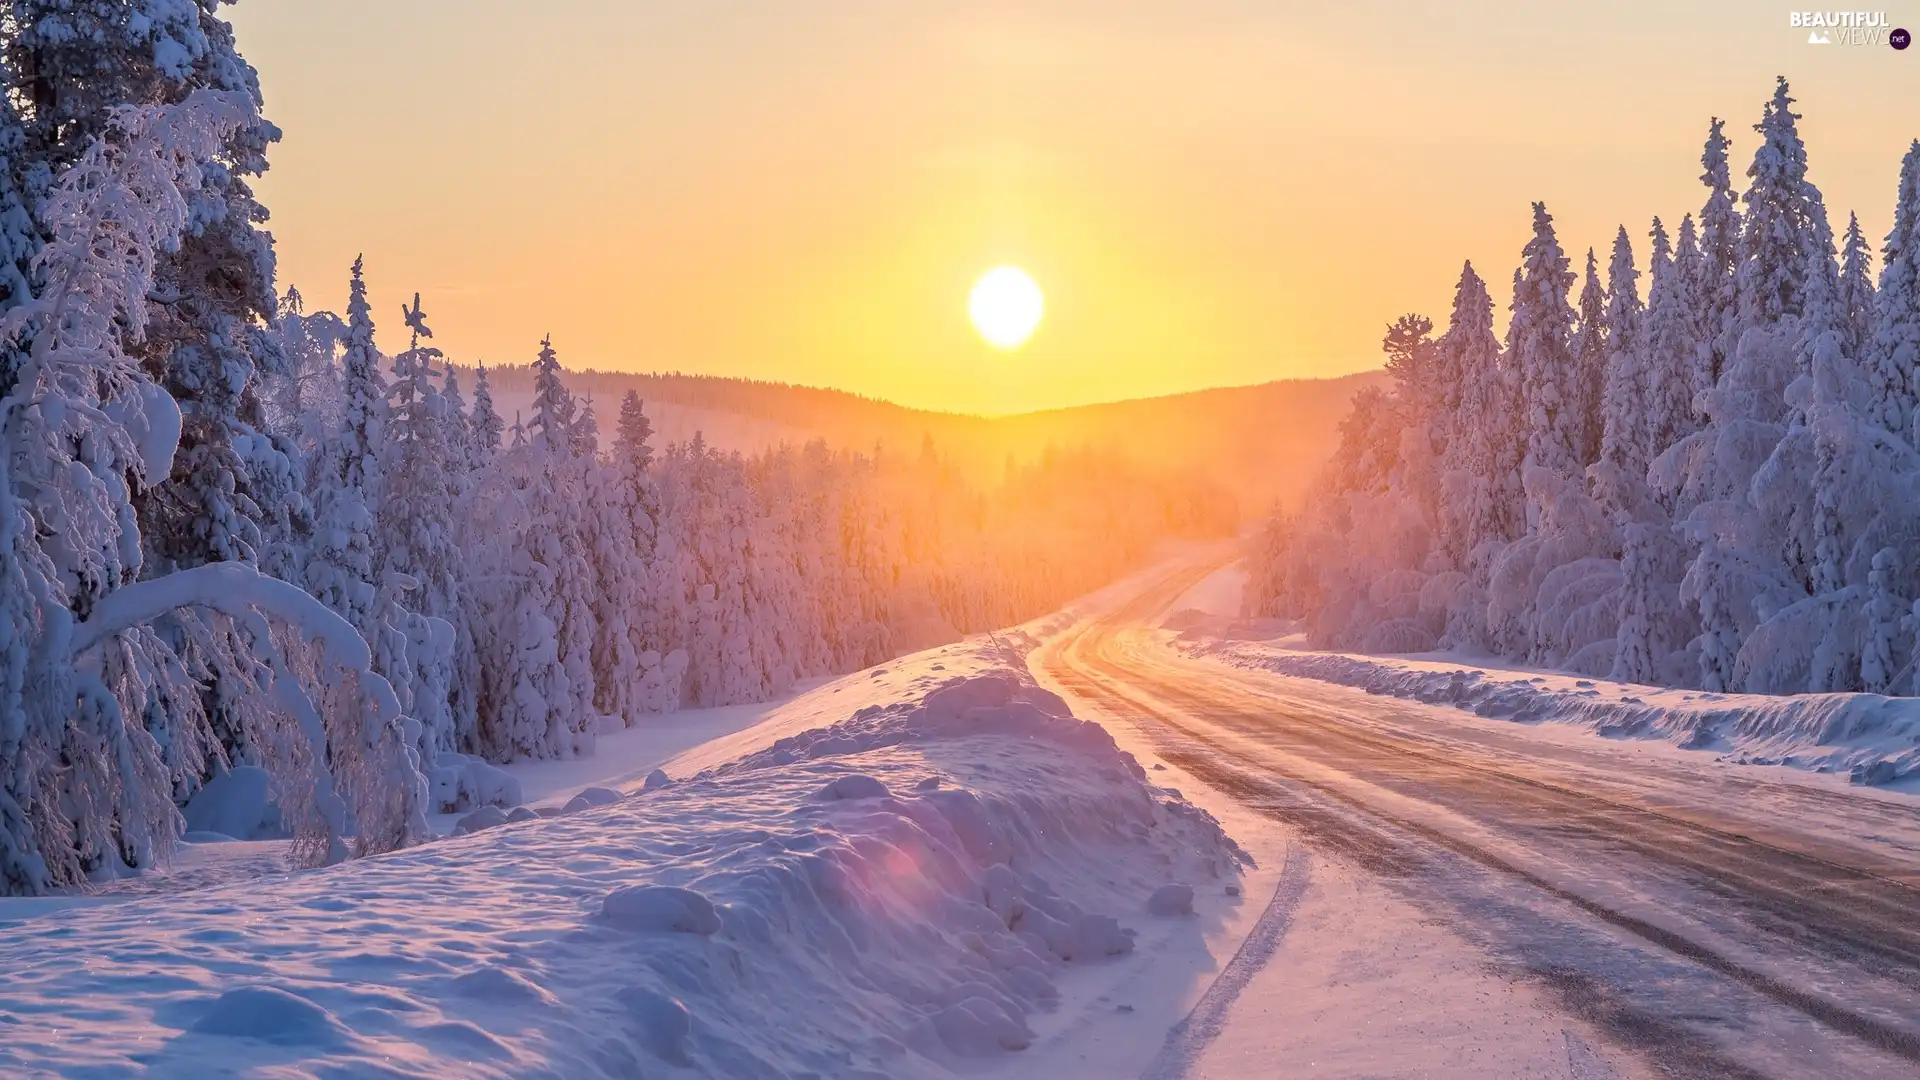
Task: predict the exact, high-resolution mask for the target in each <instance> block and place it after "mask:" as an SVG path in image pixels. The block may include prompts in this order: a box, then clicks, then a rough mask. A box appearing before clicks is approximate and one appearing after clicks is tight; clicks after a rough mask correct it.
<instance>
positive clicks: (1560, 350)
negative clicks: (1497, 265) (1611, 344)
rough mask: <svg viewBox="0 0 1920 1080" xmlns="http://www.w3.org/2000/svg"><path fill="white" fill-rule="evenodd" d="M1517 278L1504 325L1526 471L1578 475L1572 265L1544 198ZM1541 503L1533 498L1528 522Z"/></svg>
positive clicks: (1581, 430) (1580, 421)
mask: <svg viewBox="0 0 1920 1080" xmlns="http://www.w3.org/2000/svg"><path fill="white" fill-rule="evenodd" d="M1521 259H1522V266H1521V268H1520V270H1519V271H1517V272H1516V274H1515V278H1514V293H1513V319H1512V321H1511V322H1510V323H1509V324H1508V327H1507V352H1508V354H1509V356H1510V357H1511V360H1510V361H1509V363H1511V364H1512V366H1513V368H1514V370H1515V371H1517V372H1518V373H1519V376H1520V406H1521V416H1522V417H1523V418H1524V420H1525V422H1526V425H1527V452H1526V457H1525V459H1524V462H1523V471H1527V470H1532V469H1545V470H1547V471H1549V472H1551V473H1553V474H1555V475H1558V476H1576V475H1579V474H1580V472H1581V471H1582V469H1583V468H1584V466H1585V462H1584V461H1583V460H1582V454H1583V442H1584V440H1585V437H1586V435H1585V428H1586V422H1585V420H1584V418H1582V417H1581V416H1580V414H1579V402H1580V399H1581V396H1582V395H1581V390H1580V378H1579V371H1578V369H1577V368H1576V367H1575V366H1574V360H1573V355H1572V353H1571V352H1570V351H1569V341H1570V339H1571V337H1572V330H1573V321H1574V312H1573V308H1572V307H1571V306H1569V305H1568V303H1567V295H1568V293H1569V291H1570V290H1571V289H1572V287H1573V273H1572V272H1571V271H1570V270H1569V269H1568V267H1567V257H1566V255H1565V254H1563V253H1562V252H1561V250H1560V242H1559V240H1558V239H1557V238H1556V237H1555V236H1554V234H1553V218H1552V216H1551V215H1549V214H1548V213H1547V206H1546V204H1545V203H1534V204H1533V239H1531V240H1529V241H1528V242H1527V245H1526V247H1525V248H1523V249H1522V251H1521ZM1540 513H1541V507H1540V506H1539V505H1537V504H1536V503H1535V502H1534V501H1533V500H1529V501H1528V505H1527V523H1528V527H1529V528H1531V527H1533V526H1534V525H1535V524H1537V523H1538V521H1539V517H1540Z"/></svg>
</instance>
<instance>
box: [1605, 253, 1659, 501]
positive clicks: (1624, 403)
mask: <svg viewBox="0 0 1920 1080" xmlns="http://www.w3.org/2000/svg"><path fill="white" fill-rule="evenodd" d="M1639 280H1640V271H1639V270H1637V269H1635V268H1634V265H1633V241H1632V240H1629V239H1628V238H1627V227H1626V226H1624V225H1622V226H1620V231H1619V232H1618V233H1616V234H1615V235H1614V238H1613V257H1612V259H1611V260H1610V261H1609V262H1608V264H1607V313H1606V319H1607V326H1608V327H1609V328H1610V329H1611V333H1610V335H1609V337H1608V341H1607V382H1606V391H1605V394H1604V395H1603V401H1602V412H1603V420H1602V432H1601V450H1600V458H1601V460H1602V461H1605V462H1607V463H1609V464H1611V465H1612V466H1613V467H1615V468H1616V469H1618V470H1620V472H1621V473H1622V474H1623V475H1625V476H1628V477H1633V478H1639V479H1644V478H1645V476H1646V472H1647V461H1648V458H1647V447H1648V445H1649V444H1650V443H1651V442H1652V438H1651V437H1650V436H1649V435H1648V433H1647V417H1646V393H1647V390H1646V385H1645V383H1646V376H1645V373H1644V371H1643V370H1642V369H1643V364H1642V360H1641V348H1642V347H1641V322H1642V317H1643V316H1642V311H1643V309H1642V307H1641V304H1640V290H1639Z"/></svg>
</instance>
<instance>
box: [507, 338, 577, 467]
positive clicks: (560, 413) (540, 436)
mask: <svg viewBox="0 0 1920 1080" xmlns="http://www.w3.org/2000/svg"><path fill="white" fill-rule="evenodd" d="M574 413H575V405H574V400H573V395H572V394H570V393H568V392H567V388H566V385H565V384H564V383H562V382H561V381H560V357H559V354H557V353H555V352H554V351H553V338H551V337H548V338H545V339H543V340H542V341H541V342H540V357H539V359H537V360H535V361H534V362H533V419H532V420H530V421H528V423H527V439H528V440H529V444H530V445H531V446H532V447H533V448H534V450H536V451H538V452H540V453H541V454H553V455H570V454H572V453H573V452H574V443H573V425H574ZM514 421H515V423H516V424H518V422H519V417H518V416H517V415H516V416H515V417H514Z"/></svg>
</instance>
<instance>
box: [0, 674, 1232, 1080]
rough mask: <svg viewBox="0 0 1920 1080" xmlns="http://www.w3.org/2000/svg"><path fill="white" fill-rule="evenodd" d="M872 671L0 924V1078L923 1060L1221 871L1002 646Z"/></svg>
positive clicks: (957, 1058) (1103, 957)
mask: <svg viewBox="0 0 1920 1080" xmlns="http://www.w3.org/2000/svg"><path fill="white" fill-rule="evenodd" d="M888 667H889V669H891V670H890V671H889V670H882V671H881V672H880V674H877V675H876V674H873V673H862V674H861V675H857V676H853V677H850V678H849V679H847V680H841V683H843V684H845V685H843V686H841V687H839V688H838V689H842V690H846V691H847V692H846V693H845V694H843V695H841V696H840V698H841V700H842V701H848V700H851V699H858V698H868V699H870V698H871V697H872V694H871V692H870V686H869V684H873V683H880V682H895V683H897V684H903V685H909V686H913V687H917V688H918V689H916V690H914V691H913V692H911V693H905V694H897V695H895V696H894V698H893V699H892V700H889V701H871V700H870V701H869V702H868V703H867V704H866V705H865V707H863V708H859V709H858V711H857V712H854V713H853V715H852V716H851V717H849V716H848V713H847V711H842V712H840V713H839V716H840V717H842V718H843V719H842V720H841V722H839V723H836V724H833V725H831V726H827V727H815V728H812V729H810V730H804V731H798V732H793V733H791V734H785V733H784V729H782V728H780V726H779V721H780V718H778V717H776V718H775V721H774V722H773V723H772V725H771V726H772V727H773V728H774V730H775V731H776V732H777V733H781V734H780V737H776V738H773V739H772V740H771V741H770V742H765V741H763V745H760V746H758V747H757V748H756V749H753V750H752V751H751V752H748V753H746V754H745V755H744V756H741V757H738V758H736V759H734V760H732V761H728V762H725V763H723V764H719V765H717V766H714V767H711V768H707V769H705V770H704V771H700V772H697V773H694V774H692V775H685V774H681V773H676V774H675V779H674V780H673V781H672V782H669V783H660V782H655V783H653V784H652V785H650V788H643V789H642V790H639V791H627V792H624V793H622V792H611V793H610V794H612V795H614V796H616V798H614V799H611V800H606V801H604V804H602V805H590V806H585V807H583V808H580V809H577V810H576V811H575V812H573V813H570V814H567V815H565V816H561V817H553V818H542V817H535V818H533V819H530V820H523V821H507V822H504V823H497V824H494V825H492V826H491V827H489V828H486V829H485V830H484V831H480V832H477V833H474V834H472V835H467V836H461V837H456V838H452V839H447V840H440V841H436V842H434V843H430V844H427V845H424V846H422V847H418V848H413V849H408V850H405V851H401V852H396V853H393V854H391V855H386V856H381V857H376V858H370V859H366V860H360V861H357V862H353V863H349V864H345V865H341V866H336V867H331V868H328V869H325V870H317V871H311V872H307V873H301V874H293V875H288V876H285V877H278V878H272V879H267V880H263V881H254V882H249V883H246V884H244V885H227V886H220V887H215V888H208V889H202V890H197V891H192V892H187V893H181V894H176V895H173V896H170V897H164V898H155V899H150V900H135V901H128V902H124V903H119V904H114V905H104V906H94V907H86V908H73V909H67V910H61V911H56V912H53V913H50V914H45V915H41V916H38V917H36V918H33V919H30V920H28V921H26V922H24V923H16V924H13V925H11V926H7V927H6V931H5V932H4V933H0V971H4V972H6V973H7V977H6V978H5V979H4V980H0V1016H5V1017H7V1018H8V1019H9V1021H10V1023H9V1027H8V1037H7V1038H6V1039H5V1040H3V1041H0V1073H6V1074H12V1073H14V1072H16V1071H17V1072H22V1073H26V1074H34V1073H35V1072H37V1071H40V1070H55V1071H60V1072H74V1071H81V1070H100V1071H117V1070H120V1069H127V1070H138V1069H141V1068H144V1069H146V1070H147V1071H148V1072H149V1074H153V1075H208V1074H210V1073H222V1072H237V1071H244V1070H261V1071H273V1072H275V1074H276V1075H277V1074H279V1073H281V1072H298V1073H300V1074H302V1075H305V1074H309V1073H321V1074H324V1073H334V1074H351V1075H381V1076H444V1075H452V1074H458V1075H462V1076H554V1077H569V1078H573V1077H600V1076H605V1077H616V1076H618V1077H630V1076H636V1075H654V1074H656V1073H659V1074H665V1073H666V1072H668V1071H670V1070H671V1071H672V1074H673V1075H676V1076H681V1075H688V1076H710V1077H729V1078H734V1077H788V1076H801V1075H831V1076H836V1077H866V1078H879V1077H916V1076H942V1075H950V1073H951V1071H952V1070H953V1069H955V1068H963V1069H965V1068H971V1066H969V1065H966V1064H964V1063H965V1062H967V1061H970V1060H974V1059H979V1058H982V1057H986V1058H992V1057H995V1056H998V1055H1003V1054H1007V1053H1010V1052H1014V1051H1018V1050H1019V1049H1021V1048H1023V1047H1025V1046H1026V1045H1027V1044H1028V1042H1029V1041H1030V1040H1031V1039H1032V1037H1033V1035H1032V1032H1033V1023H1032V1022H1033V1020H1034V1019H1035V1017H1036V1014H1037V1013H1039V1012H1042V1011H1045V1010H1047V1009H1049V1007H1050V1006H1051V1004H1052V1003H1053V1002H1055V1001H1056V1000H1057V999H1058V997H1059V995H1060V992H1061V988H1062V986H1063V985H1065V982H1064V980H1069V979H1072V978H1073V972H1074V969H1075V968H1077V967H1079V966H1082V965H1102V964H1105V963H1107V962H1108V958H1109V957H1111V956H1115V955H1118V954H1123V953H1126V952H1128V951H1129V950H1131V949H1132V947H1133V943H1134V935H1133V932H1132V930H1131V929H1130V928H1129V927H1128V925H1127V924H1128V923H1129V922H1133V923H1135V924H1137V925H1144V923H1142V920H1145V919H1150V918H1155V917H1162V916H1155V915H1152V914H1149V911H1150V909H1151V910H1152V911H1156V912H1162V913H1167V914H1173V913H1177V912H1178V911H1179V910H1180V905H1179V904H1177V903H1170V902H1169V898H1170V897H1172V896H1173V894H1175V893H1178V892H1179V890H1178V889H1175V890H1172V891H1171V892H1169V891H1168V890H1166V889H1165V888H1164V887H1165V886H1168V885H1187V884H1207V883H1211V884H1210V885H1208V887H1209V888H1210V889H1211V890H1212V891H1215V892H1217V891H1219V889H1220V888H1221V885H1220V882H1221V881H1223V880H1225V881H1235V880H1237V872H1238V870H1239V867H1240V864H1241V862H1242V860H1243V858H1244V856H1243V855H1242V853H1241V852H1240V850H1239V849H1238V847H1237V846H1236V845H1235V844H1234V843H1233V842H1232V841H1231V840H1229V839H1228V838H1227V837H1226V836H1225V834H1224V833H1223V832H1222V831H1221V830H1220V828H1219V826H1218V825H1217V823H1215V821H1214V820H1213V819H1212V818H1211V817H1209V816H1208V815H1206V814H1205V813H1204V812H1202V811H1200V810H1197V809H1195V808H1194V807H1192V806H1191V805H1190V804H1188V803H1186V802H1185V801H1184V800H1182V799H1181V798H1180V797H1179V796H1178V795H1177V794H1176V793H1174V792H1171V791H1168V790H1164V789H1158V788H1155V787H1153V786H1151V785H1150V784H1149V782H1148V780H1147V774H1146V773H1145V772H1144V771H1143V770H1142V769H1141V768H1140V766H1139V765H1138V764H1137V763H1136V762H1135V761H1134V760H1133V759H1132V758H1131V757H1130V756H1129V755H1127V754H1125V753H1123V752H1121V751H1120V750H1119V749H1118V748H1117V747H1116V746H1115V745H1114V742H1113V740H1112V738H1111V737H1110V736H1108V735H1107V733H1106V731H1105V730H1104V729H1102V728H1101V727H1099V726H1098V725H1095V724H1091V723H1084V722H1082V721H1079V720H1076V719H1074V718H1073V717H1072V716H1071V715H1070V713H1069V712H1068V710H1067V708H1066V706H1065V705H1064V703H1063V702H1062V701H1061V700H1060V699H1059V698H1058V697H1055V696H1054V695H1053V694H1051V693H1049V692H1047V691H1045V690H1042V689H1040V688H1038V687H1037V686H1035V685H1034V683H1033V681H1032V680H1031V679H1030V678H1029V677H1028V675H1027V674H1026V672H1025V670H1024V669H1023V668H1021V667H1019V666H1018V663H1017V660H1016V659H1015V657H1014V654H1013V653H1012V652H1011V651H1009V650H1003V649H1001V648H998V647H993V646H982V645H979V644H968V643H963V644H961V645H956V646H951V647H948V648H946V649H942V650H938V651H935V652H933V653H928V654H923V655H921V656H920V657H916V658H909V659H908V660H904V661H896V662H895V663H893V664H890V665H888ZM833 696H834V695H833V690H832V689H831V688H825V687H823V688H821V690H818V691H815V692H814V693H812V694H809V695H807V696H806V697H805V698H803V699H801V700H800V701H799V702H796V703H795V704H796V705H798V706H802V707H803V708H804V709H806V710H813V711H815V712H817V711H818V710H819V709H821V708H823V707H824V706H823V704H822V703H823V702H826V701H830V700H832V699H833ZM670 770H671V767H670ZM588 801H589V802H592V801H595V800H588ZM1186 895H1189V896H1190V895H1191V893H1190V892H1189V893H1187V894H1186ZM1156 897H1158V899H1156Z"/></svg>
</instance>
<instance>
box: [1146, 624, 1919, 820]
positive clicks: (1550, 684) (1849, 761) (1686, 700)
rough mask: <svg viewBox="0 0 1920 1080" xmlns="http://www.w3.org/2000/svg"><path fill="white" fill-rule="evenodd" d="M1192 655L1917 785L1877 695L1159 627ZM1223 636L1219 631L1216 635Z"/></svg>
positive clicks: (1914, 727) (1907, 733)
mask: <svg viewBox="0 0 1920 1080" xmlns="http://www.w3.org/2000/svg"><path fill="white" fill-rule="evenodd" d="M1176 628H1177V629H1179V638H1178V641H1179V643H1180V645H1181V646H1182V647H1183V648H1184V649H1185V650H1186V651H1187V652H1188V653H1190V654H1191V655H1194V656H1197V657H1204V658H1210V659H1212V660H1215V661H1218V662H1220V663H1224V664H1228V665H1231V666H1234V667H1240V668H1252V669H1262V670H1267V671H1272V672H1276V673H1278V674H1282V675H1288V676H1294V677H1298V678H1308V679H1317V680H1320V681H1322V682H1329V683H1335V684H1338V685H1342V686H1352V687H1358V688H1359V689H1362V690H1365V691H1366V692H1367V693H1369V694H1378V695H1382V696H1386V697H1396V698H1404V699H1408V700H1412V701H1420V702H1425V703H1427V704H1434V705H1450V706H1454V707H1456V708H1461V709H1465V710H1467V711H1469V712H1472V713H1474V714H1475V715H1478V716H1481V717H1486V718H1488V719H1496V720H1508V721H1513V722H1515V723H1522V724H1563V725H1569V726H1572V727H1575V728H1578V729H1582V730H1585V731H1587V732H1590V733H1592V734H1595V735H1599V736H1604V737H1606V738H1613V739H1653V740H1661V741H1664V742H1667V743H1670V744H1673V745H1675V746H1678V747H1680V748H1681V749H1686V750H1699V751H1706V752H1710V753H1713V754H1714V755H1715V756H1716V757H1717V758H1718V759H1719V760H1721V761H1726V762H1730V763H1734V764H1743V765H1780V766H1787V767H1790V768H1796V769H1804V770H1810V771H1813V772H1817V773H1835V774H1839V775H1841V776H1845V777H1848V778H1849V779H1850V780H1851V781H1852V782H1854V783H1858V784H1870V785H1875V786H1885V785H1895V786H1896V787H1902V788H1904V787H1913V788H1915V789H1916V790H1920V784H1913V783H1912V782H1911V779H1910V778H1915V777H1920V700H1916V699H1913V698H1890V697H1883V696H1881V695H1879V694H1796V695H1784V696H1775V695H1764V694H1716V693H1708V692H1705V691H1698V690H1670V689H1663V688H1660V687H1654V686H1641V685H1637V684H1633V683H1621V682H1609V681H1606V680H1602V679H1595V678H1589V677H1585V676H1581V675H1577V674H1569V673H1564V672H1552V671H1544V670H1536V669H1529V668H1519V667H1501V666H1484V665H1486V664H1487V663H1488V661H1486V660H1485V659H1484V658H1480V659H1476V660H1471V661H1469V660H1465V659H1463V658H1461V657H1458V656H1454V655H1450V654H1446V653H1431V654H1421V655H1414V656H1362V655H1356V654H1352V653H1338V652H1317V651H1311V650H1307V649H1303V648H1297V647H1293V646H1297V645H1298V644H1299V642H1298V640H1297V639H1285V640H1281V641H1277V642H1276V641H1247V640H1235V638H1234V635H1235V634H1237V633H1244V632H1246V627H1245V626H1244V625H1241V626H1230V625H1226V624H1221V623H1218V622H1216V623H1214V624H1213V625H1212V626H1211V627H1207V626H1200V625H1195V624H1194V623H1193V622H1192V621H1191V620H1189V621H1186V622H1184V623H1181V624H1173V625H1170V626H1169V630H1170V631H1171V630H1174V629H1176ZM1223 632H1224V633H1223Z"/></svg>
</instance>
